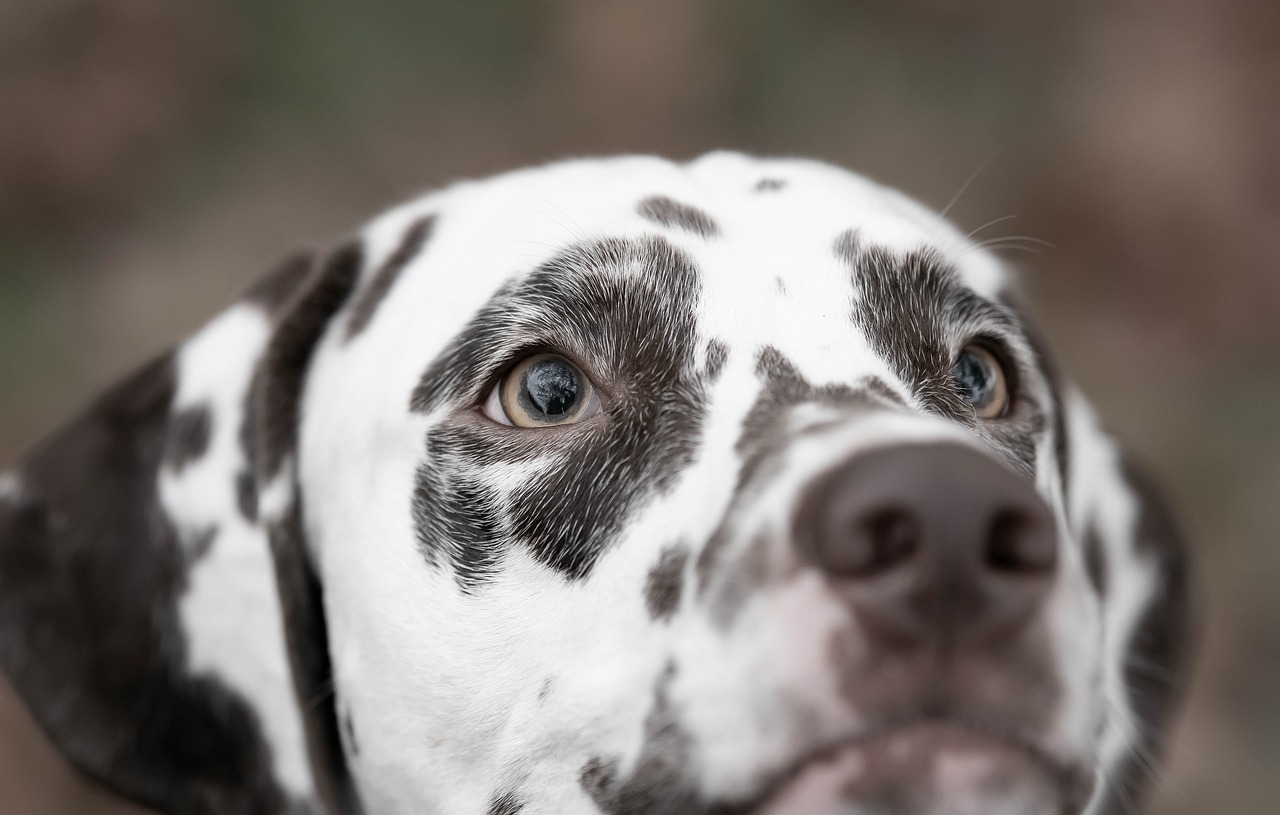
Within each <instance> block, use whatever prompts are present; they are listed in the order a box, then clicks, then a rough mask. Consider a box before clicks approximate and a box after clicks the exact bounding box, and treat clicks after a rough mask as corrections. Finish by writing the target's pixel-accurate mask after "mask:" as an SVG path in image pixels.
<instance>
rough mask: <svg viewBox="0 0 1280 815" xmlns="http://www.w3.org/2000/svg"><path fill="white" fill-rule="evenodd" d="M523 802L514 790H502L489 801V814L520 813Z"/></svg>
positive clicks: (511, 814) (509, 814) (514, 814)
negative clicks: (502, 791)
mask: <svg viewBox="0 0 1280 815" xmlns="http://www.w3.org/2000/svg"><path fill="white" fill-rule="evenodd" d="M523 809H524V802H523V801H521V800H520V798H519V797H518V796H517V795H516V794H515V793H514V792H504V793H502V794H501V795H498V796H496V797H495V798H494V799H493V800H492V801H490V802H489V815H520V812H521V810H523Z"/></svg>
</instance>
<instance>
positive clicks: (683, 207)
mask: <svg viewBox="0 0 1280 815" xmlns="http://www.w3.org/2000/svg"><path fill="white" fill-rule="evenodd" d="M636 212H639V213H640V216H641V217H642V218H645V219H647V220H650V221H653V222H654V223H655V224H659V225H661V226H665V227H667V228H669V229H683V230H684V231H686V232H692V233H693V234H695V235H701V236H702V237H704V238H714V237H715V236H716V235H719V234H720V227H718V226H716V222H715V221H713V220H711V216H710V215H707V214H706V213H705V212H703V211H702V210H700V209H697V208H695V207H691V206H689V205H688V204H681V203H680V202H678V201H673V200H671V199H670V198H667V197H665V196H662V195H654V196H650V197H649V198H646V199H644V200H643V201H641V202H640V203H639V204H638V205H637V206H636Z"/></svg>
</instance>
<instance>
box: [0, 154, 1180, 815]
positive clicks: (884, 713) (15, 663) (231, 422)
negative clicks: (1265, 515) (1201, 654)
mask: <svg viewBox="0 0 1280 815" xmlns="http://www.w3.org/2000/svg"><path fill="white" fill-rule="evenodd" d="M1186 582H1187V579H1186V567H1185V563H1184V556H1183V552H1182V549H1181V546H1180V544H1179V542H1178V539H1177V536H1176V534H1175V533H1174V531H1173V528H1172V526H1171V524H1170V523H1169V520H1168V515H1167V513H1165V512H1164V510H1163V509H1162V508H1161V505H1160V504H1159V502H1158V501H1157V500H1156V498H1155V497H1154V495H1153V493H1152V492H1151V491H1150V490H1149V489H1148V488H1147V487H1146V486H1145V483H1144V482H1143V481H1142V480H1141V479H1139V478H1137V477H1136V476H1135V475H1134V473H1133V471H1132V468H1130V467H1128V466H1127V465H1126V463H1125V459H1124V458H1123V456H1122V455H1121V453H1120V452H1119V450H1118V449H1117V447H1116V445H1115V444H1114V443H1113V442H1112V441H1111V440H1110V439H1109V438H1108V437H1107V436H1106V435H1104V434H1103V433H1102V432H1101V431H1100V430H1099V429H1098V426H1097V423H1096V422H1095V420H1094V417H1093V415H1092V413H1091V412H1090V410H1089V408H1088V407H1087V406H1086V403H1085V402H1084V401H1083V399H1082V398H1081V397H1080V396H1079V395H1078V394H1077V393H1076V392H1075V391H1074V390H1073V389H1072V388H1071V387H1070V386H1069V385H1068V384H1067V383H1065V382H1064V381H1062V380H1061V379H1059V378H1058V377H1057V376H1056V374H1055V373H1054V371H1053V369H1052V367H1051V365H1050V362H1049V359H1048V357H1047V355H1046V352H1045V349H1044V348H1043V347H1042V345H1041V343H1040V342H1039V340H1038V339H1037V336H1036V334H1035V332H1034V330H1033V328H1032V327H1031V326H1030V325H1029V324H1028V322H1027V318H1026V316H1025V314H1024V313H1023V312H1022V310H1021V309H1019V307H1018V304H1017V298H1016V294H1015V293H1014V291H1013V290H1011V288H1010V285H1009V282H1008V280H1007V279H1006V274H1005V271H1004V270H1003V269H1002V268H1001V266H1000V264H999V263H998V262H997V261H996V260H995V259H994V258H993V257H992V256H991V255H990V254H988V253H986V252H985V251H983V250H982V249H980V248H978V247H975V246H974V245H973V244H972V243H971V242H970V241H968V240H967V239H966V238H965V237H964V236H963V235H961V234H960V233H958V232H956V231H955V230H953V229H952V228H951V227H950V226H948V225H947V224H946V223H944V222H943V221H942V220H941V219H939V218H938V217H937V216H935V215H933V214H931V213H929V212H927V211H925V210H924V209H922V208H921V207H920V206H919V205H917V204H915V203H913V202H912V201H910V200H908V199H906V198H904V197H902V196H901V195H899V194H896V193H894V192H892V191H890V190H887V189H885V188H883V187H880V186H877V185H875V184H873V183H871V182H869V181H867V180H865V179H863V178H860V177H858V176H855V175H852V174H849V173H846V172H844V171H841V170H838V169H836V168H833V167H830V166H827V165H822V164H817V163H811V162H805V161H764V160H755V159H750V158H747V157H743V156H739V155H734V154H713V155H710V156H707V157H704V158H702V159H699V160H697V161H695V162H692V163H690V164H686V165H676V164H671V163H668V162H665V161H660V160H656V159H649V158H620V159H610V160H594V161H576V162H569V163H563V164H556V165H551V166H548V167H543V168H537V169H532V170H526V171H521V172H516V173H511V174H508V175H503V176H499V177H497V178H494V179H491V180H487V181H482V182H471V183H464V184H460V185H457V186H454V187H452V188H450V189H447V190H445V191H444V192H441V193H437V194H432V195H428V196H426V197H424V198H422V199H420V200H417V201H414V202H412V203H410V204H407V205H405V206H402V207H400V208H398V209H395V210H393V211H391V212H389V213H387V214H386V215H383V216H382V217H380V218H378V219H377V220H375V221H373V222H372V223H371V224H370V225H368V226H367V227H366V228H364V229H363V230H361V231H360V232H359V233H358V234H356V235H355V236H353V237H352V238H351V239H349V240H348V241H346V242H343V243H342V244H340V245H338V246H336V247H334V248H332V249H331V250H330V251H327V252H325V253H317V254H314V255H304V256H300V257H298V258H296V259H294V260H293V261H291V262H290V263H288V264H286V265H285V266H284V267H283V268H282V269H281V270H280V271H278V272H277V273H276V274H274V275H273V276H271V277H269V278H267V279H266V280H265V281H264V282H263V283H262V284H260V285H259V286H258V287H257V288H256V289H255V290H253V291H252V292H250V293H249V294H248V295H247V296H246V297H245V298H244V299H243V300H242V301H241V302H239V303H237V304H235V305H234V306H233V307H232V308H230V309H229V310H228V311H226V312H224V313H223V314H222V315H220V316H219V317H218V318H217V319H215V320H214V321H213V322H212V323H210V324H209V325H208V326H207V327H206V328H205V329H203V330H202V331H201V332H200V333H198V334H197V335H196V336H195V337H193V338H192V339H191V340H189V341H188V342H186V343H184V344H183V345H181V346H180V347H179V348H178V349H177V350H176V351H174V352H173V353H171V354H168V355H165V356H164V357H162V358H161V359H159V360H158V361H156V362H154V363H152V364H151V365H150V366H149V367H147V368H146V369H144V370H143V371H142V372H140V373H139V374H138V375H136V376H134V377H132V378H131V379H130V380H128V381H126V382H125V383H123V384H122V385H120V386H118V387H117V388H116V389H114V390H113V391H112V392H110V393H108V394H107V395H106V396H105V397H103V398H102V399H101V400H100V401H99V402H98V403H97V404H96V405H95V406H94V407H93V408H92V409H91V410H90V411H89V413H88V414H86V415H85V416H84V417H83V418H82V419H81V420H80V421H78V422H76V423H74V424H73V425H71V426H70V427H69V428H68V429H66V430H65V431H64V432H63V433H62V434H60V435H58V436H56V437H54V438H53V439H52V440H51V441H49V442H48V443H46V444H45V445H44V446H42V447H40V448H37V449H36V450H35V451H34V452H33V453H32V454H31V455H30V456H29V457H28V458H27V459H26V460H25V462H24V463H23V464H22V465H21V466H20V467H19V468H18V469H17V470H15V471H14V472H13V474H11V475H10V476H8V477H6V480H5V481H4V489H3V492H0V664H3V666H4V668H5V669H6V670H7V672H8V673H9V675H10V677H11V680H12V681H13V683H14V684H15V686H16V687H17V688H18V689H19V691H20V692H21V693H22V694H23V696H24V697H25V699H26V700H27V702H28V704H29V705H30V707H31V708H32V710H33V712H34V714H35V715H36V717H37V719H38V720H39V721H40V722H41V724H42V725H43V726H44V728H45V729H46V730H47V731H48V732H49V733H50V735H51V736H52V737H53V739H54V740H55V742H56V743H57V744H58V745H59V747H60V748H61V749H62V750H63V751H64V752H65V753H66V754H67V755H68V756H69V757H70V758H71V759H72V761H73V762H74V763H75V764H76V765H77V766H78V767H80V768H81V769H82V770H84V771H85V772H86V773H88V774H89V775H90V776H92V777H94V778H95V779H97V780H99V781H100V782H102V783H104V784H106V785H107V786H109V787H111V788H113V789H116V790H117V791H119V792H122V793H124V794H126V795H128V796H130V797H132V798H135V799H137V800H140V801H143V802H145V803H149V804H151V805H153V806H157V807H160V808H162V809H166V810H168V811H174V812H179V811H180V812H222V811H227V812H241V811H243V812H282V811H290V810H292V809H300V808H304V807H306V806H308V803H307V802H308V801H311V800H312V799H317V800H319V801H321V802H323V804H324V805H326V806H327V807H328V808H330V809H331V810H333V811H338V810H345V811H357V810H359V809H360V808H362V807H363V809H365V810H366V811H369V812H377V813H384V812H385V813H400V812H406V813H407V812H424V811H430V812H444V813H470V812H476V813H486V812H487V813H491V815H500V814H505V815H512V813H542V812H547V813H550V812H556V813H578V812H581V813H608V815H622V814H623V813H627V815H640V814H641V813H692V814H693V815H711V813H744V814H745V813H760V815H764V814H765V813H768V814H769V815H783V814H784V813H832V814H833V815H834V814H835V813H889V814H890V815H897V814H899V813H900V814H901V815H927V814H928V813H943V812H946V813H948V815H957V813H985V814H987V815H990V814H992V813H1011V814H1012V813H1018V815H1027V814H1028V813H1046V815H1047V814H1048V813H1084V812H1089V813H1110V812H1120V811H1123V807H1124V806H1127V805H1128V802H1130V801H1131V800H1133V798H1134V796H1135V795H1136V794H1137V793H1138V791H1139V788H1140V787H1141V786H1142V782H1143V781H1144V779H1145V772H1146V766H1147V765H1146V763H1145V762H1148V761H1149V760H1150V758H1151V756H1152V755H1153V753H1154V751H1155V750H1156V748H1157V746H1158V743H1159V740H1160V737H1161V734H1162V732H1163V729H1164V726H1165V723H1166V721H1167V718H1168V714H1169V712H1170V709H1171V706H1172V702H1173V700H1174V698H1175V696H1176V693H1175V691H1176V689H1177V685H1178V678H1179V677H1180V676H1181V673H1182V663H1183V652H1184V647H1183V641H1184V636H1183V629H1184V628H1185V621H1186V617H1187V613H1186V602H1185V593H1186Z"/></svg>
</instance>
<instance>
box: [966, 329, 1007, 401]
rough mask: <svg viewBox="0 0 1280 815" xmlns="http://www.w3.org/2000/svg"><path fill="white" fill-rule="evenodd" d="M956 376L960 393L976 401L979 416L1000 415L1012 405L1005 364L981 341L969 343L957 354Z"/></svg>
mask: <svg viewBox="0 0 1280 815" xmlns="http://www.w3.org/2000/svg"><path fill="white" fill-rule="evenodd" d="M955 380H956V388H957V389H958V390H959V391H960V395H961V396H963V397H964V399H965V401H966V402H968V403H969V404H970V405H973V409H974V412H976V413H977V414H978V418H979V419H998V418H1000V417H1001V416H1003V415H1004V414H1005V412H1006V411H1007V410H1008V409H1009V384H1008V381H1007V379H1006V377H1005V372H1004V366H1003V365H1001V364H1000V360H998V359H996V356H995V354H992V353H991V352H990V351H988V350H987V349H986V348H983V347H982V346H981V345H978V344H976V343H971V344H969V345H966V346H965V347H964V350H962V351H961V352H960V355H959V356H958V357H956V366H955Z"/></svg>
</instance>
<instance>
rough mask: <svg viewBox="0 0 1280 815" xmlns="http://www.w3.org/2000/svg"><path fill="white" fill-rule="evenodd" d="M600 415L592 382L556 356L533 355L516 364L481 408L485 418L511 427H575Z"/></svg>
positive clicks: (569, 363) (598, 403) (597, 399)
mask: <svg viewBox="0 0 1280 815" xmlns="http://www.w3.org/2000/svg"><path fill="white" fill-rule="evenodd" d="M599 412H600V400H599V398H598V397H597V396H596V391H595V388H594V387H592V385H591V380H590V379H588V378H587V376H586V374H584V373H583V372H582V371H580V370H579V369H578V367H577V366H576V365H574V364H573V363H572V362H570V361H569V360H567V359H565V358H564V357H562V356H559V355H557V354H534V355H533V356H531V357H526V358H525V359H523V360H521V361H520V362H518V363H516V365H515V367H514V368H512V369H511V370H510V371H509V372H508V373H507V375H506V376H504V377H503V378H502V381H501V382H499V383H498V386H497V387H496V388H494V389H493V392H492V393H490V394H489V398H488V399H486V400H485V405H484V415H486V416H488V417H489V418H490V419H493V420H494V421H495V422H498V423H499V424H505V425H507V426H510V427H558V426H560V425H568V424H576V423H578V422H581V421H583V420H584V419H589V418H591V417H592V416H594V415H595V414H597V413H599Z"/></svg>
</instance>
